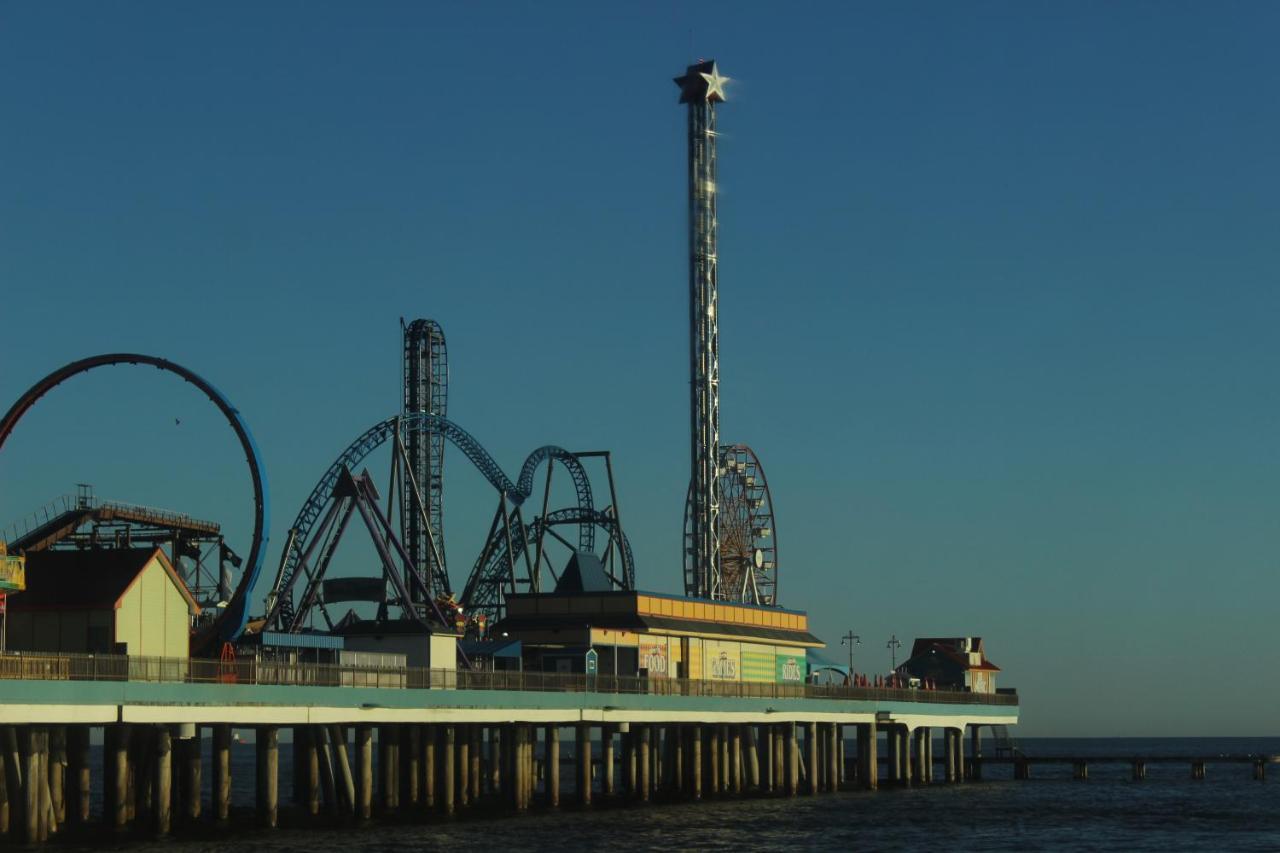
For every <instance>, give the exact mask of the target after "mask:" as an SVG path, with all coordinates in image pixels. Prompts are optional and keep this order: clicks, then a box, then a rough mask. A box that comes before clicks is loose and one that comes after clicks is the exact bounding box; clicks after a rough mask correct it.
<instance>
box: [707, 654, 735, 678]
mask: <svg viewBox="0 0 1280 853" xmlns="http://www.w3.org/2000/svg"><path fill="white" fill-rule="evenodd" d="M738 665H739V662H738V650H737V649H733V648H724V647H719V648H717V647H711V648H708V649H707V666H706V669H705V670H704V671H703V677H705V678H711V679H714V680H716V681H737V680H738Z"/></svg>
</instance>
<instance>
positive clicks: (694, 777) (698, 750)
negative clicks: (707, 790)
mask: <svg viewBox="0 0 1280 853" xmlns="http://www.w3.org/2000/svg"><path fill="white" fill-rule="evenodd" d="M689 797H690V798H691V799H694V800H701V799H702V726H691V727H690V728H689Z"/></svg>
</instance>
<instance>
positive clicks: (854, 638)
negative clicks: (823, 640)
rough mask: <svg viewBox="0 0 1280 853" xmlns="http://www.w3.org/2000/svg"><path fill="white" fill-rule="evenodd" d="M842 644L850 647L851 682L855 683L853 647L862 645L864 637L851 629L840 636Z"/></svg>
mask: <svg viewBox="0 0 1280 853" xmlns="http://www.w3.org/2000/svg"><path fill="white" fill-rule="evenodd" d="M840 645H842V646H848V647H849V683H850V684H852V683H853V647H854V646H855V645H857V646H860V645H862V638H861V637H859V636H858V635H857V634H855V633H853V629H852V628H850V629H849V633H847V634H845V635H844V636H843V637H841V638H840Z"/></svg>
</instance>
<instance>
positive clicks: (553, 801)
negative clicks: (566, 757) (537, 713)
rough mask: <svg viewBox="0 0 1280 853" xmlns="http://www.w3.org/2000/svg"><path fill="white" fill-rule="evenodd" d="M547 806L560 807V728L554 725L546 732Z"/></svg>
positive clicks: (548, 727)
mask: <svg viewBox="0 0 1280 853" xmlns="http://www.w3.org/2000/svg"><path fill="white" fill-rule="evenodd" d="M546 755H547V759H546V760H547V804H548V805H549V806H551V807H552V808H557V807H558V806H559V805H560V726H559V724H557V723H552V724H551V725H549V726H547V732H546Z"/></svg>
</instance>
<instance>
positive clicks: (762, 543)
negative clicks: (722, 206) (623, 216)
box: [675, 62, 778, 606]
mask: <svg viewBox="0 0 1280 853" xmlns="http://www.w3.org/2000/svg"><path fill="white" fill-rule="evenodd" d="M675 82H676V85H677V86H679V87H680V103H682V104H688V108H689V374H690V375H689V380H690V381H689V387H690V391H691V396H690V405H689V412H690V419H691V422H692V423H691V429H690V433H689V434H690V441H691V443H690V450H689V459H690V470H691V473H690V477H689V497H688V499H687V500H686V502H685V512H684V530H685V534H684V543H685V544H684V588H685V595H688V596H690V597H693V598H711V599H716V600H721V601H741V602H746V603H749V604H761V605H766V606H776V605H777V604H778V545H777V538H776V534H775V532H774V523H773V498H772V496H771V495H770V494H769V484H768V482H767V481H766V480H765V476H764V467H763V466H762V465H761V464H760V460H759V459H758V458H757V457H756V454H755V453H754V452H753V451H752V450H751V448H750V447H748V446H747V445H745V444H732V445H722V444H721V443H720V322H719V316H718V315H719V310H718V308H719V299H720V296H719V280H718V263H719V257H718V254H717V248H716V244H717V239H718V236H719V226H718V220H717V212H716V174H717V169H716V139H717V134H716V104H718V103H722V102H723V101H724V100H725V94H724V88H725V84H726V83H727V82H729V78H728V77H723V76H721V74H720V71H719V69H717V68H716V64H715V63H714V62H700V63H698V64H696V65H690V66H689V67H688V68H687V69H686V70H685V74H684V76H683V77H677V78H676V80H675Z"/></svg>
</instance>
